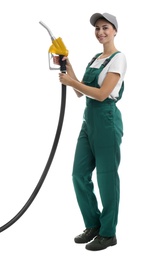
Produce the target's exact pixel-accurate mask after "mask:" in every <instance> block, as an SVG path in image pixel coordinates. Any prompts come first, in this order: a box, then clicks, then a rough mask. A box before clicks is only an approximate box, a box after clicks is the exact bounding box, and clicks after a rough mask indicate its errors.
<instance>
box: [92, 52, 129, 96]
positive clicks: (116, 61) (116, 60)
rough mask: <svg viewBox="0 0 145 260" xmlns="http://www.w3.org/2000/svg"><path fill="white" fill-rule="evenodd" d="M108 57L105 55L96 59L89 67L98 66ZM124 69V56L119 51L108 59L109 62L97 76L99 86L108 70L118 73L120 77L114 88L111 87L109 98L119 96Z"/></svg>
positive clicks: (125, 63) (125, 66)
mask: <svg viewBox="0 0 145 260" xmlns="http://www.w3.org/2000/svg"><path fill="white" fill-rule="evenodd" d="M109 57H110V56H109ZM109 57H106V58H103V59H96V60H95V61H94V62H93V63H92V64H91V66H90V67H91V68H100V66H101V65H102V64H103V62H104V61H105V60H106V59H107V58H109ZM126 69H127V62H126V57H125V55H124V54H123V53H122V52H119V53H117V54H116V55H115V56H114V57H113V58H112V59H111V60H110V61H109V63H108V64H107V65H106V66H105V67H104V69H103V70H102V71H101V73H100V75H99V78H98V84H99V86H100V87H101V85H102V83H103V80H104V78H105V77H106V75H107V73H108V72H114V73H119V74H120V79H119V81H118V83H117V84H116V86H115V88H114V89H113V91H112V92H111V94H110V95H109V98H112V99H116V98H117V97H118V96H119V91H120V88H121V85H122V82H123V80H124V76H125V73H126Z"/></svg>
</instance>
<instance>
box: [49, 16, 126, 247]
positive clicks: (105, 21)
mask: <svg viewBox="0 0 145 260" xmlns="http://www.w3.org/2000/svg"><path fill="white" fill-rule="evenodd" d="M90 23H91V24H92V25H93V26H94V27H95V36H96V38H97V40H98V41H99V42H100V43H101V44H102V45H103V52H101V53H98V54H97V55H95V57H94V58H93V59H92V61H91V62H90V63H89V64H88V66H87V68H86V71H85V74H84V77H83V80H82V82H80V81H79V80H78V79H77V77H76V76H75V73H74V70H73V68H72V66H71V64H70V62H69V60H68V59H67V58H66V57H64V59H66V63H67V65H66V68H67V74H64V73H60V74H59V79H60V82H61V83H62V84H64V85H67V86H70V87H72V88H73V89H74V90H75V92H76V93H77V95H78V97H81V96H82V95H85V96H86V108H85V111H84V117H83V123H82V128H81V131H80V134H79V137H78V141H77V146H76V151H75V157H74V165H73V174H72V176H73V184H74V189H75V193H76V197H77V201H78V205H79V207H80V211H81V214H82V217H83V220H84V224H85V228H86V229H85V230H84V232H83V233H82V234H80V235H78V236H76V237H75V239H74V240H75V242H76V243H87V245H86V249H88V250H95V251H96V250H102V249H105V248H107V247H108V246H113V245H116V244H117V238H116V226H117V220H118V209H119V193H120V190H119V175H118V167H119V164H120V144H121V141H122V136H123V124H122V117H121V113H120V111H119V109H118V108H117V106H116V102H117V101H118V100H119V99H120V98H121V96H122V92H123V88H124V76H125V73H126V58H125V55H124V54H123V53H121V52H119V51H118V50H117V48H116V47H115V44H114V37H115V36H116V34H117V30H118V23H117V20H116V17H115V16H113V15H111V14H108V13H103V14H100V13H95V14H93V15H92V16H91V18H90ZM54 62H55V63H58V57H54ZM95 168H96V172H97V183H98V187H99V192H100V198H101V202H102V210H101V211H100V210H99V208H98V203H97V198H96V195H95V193H94V186H93V182H92V173H93V171H94V169H95ZM91 240H92V241H91ZM90 241H91V242H90ZM88 242H89V243H88Z"/></svg>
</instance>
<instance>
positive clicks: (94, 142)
mask: <svg viewBox="0 0 145 260" xmlns="http://www.w3.org/2000/svg"><path fill="white" fill-rule="evenodd" d="M90 108H91V109H89V108H87V114H86V121H85V122H84V123H83V126H82V130H81V132H80V136H79V138H78V143H77V147H76V153H75V158H74V167H73V183H74V188H75V192H76V196H77V200H78V204H79V207H80V210H81V212H82V216H83V219H84V222H85V226H86V227H88V228H89V227H93V226H100V235H102V236H106V237H108V236H114V234H115V232H116V225H117V219H118V208H119V193H120V191H119V176H118V166H119V163H120V143H121V137H122V120H121V115H120V111H119V110H118V109H117V108H116V106H115V105H114V104H112V105H109V106H106V105H105V106H104V107H103V106H102V107H101V109H99V108H97V109H93V110H92V107H90ZM95 167H96V170H97V181H98V187H99V191H100V197H101V202H102V208H103V209H102V212H101V213H100V211H99V209H98V204H97V199H96V197H95V194H94V192H93V183H92V180H91V178H92V172H93V170H94V169H95Z"/></svg>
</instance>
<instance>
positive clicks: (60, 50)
mask: <svg viewBox="0 0 145 260" xmlns="http://www.w3.org/2000/svg"><path fill="white" fill-rule="evenodd" d="M39 23H40V24H41V25H42V26H43V27H44V28H45V29H46V30H47V31H48V33H49V35H50V37H51V40H52V45H51V46H50V48H49V49H48V54H49V53H51V54H57V55H59V56H60V70H61V71H66V66H65V65H66V61H65V60H63V59H62V58H63V56H68V50H67V49H66V47H65V45H64V43H63V41H62V39H61V38H60V37H59V38H58V39H56V38H55V37H54V36H53V34H52V32H51V31H50V29H49V28H48V27H47V26H46V25H45V24H44V23H43V22H41V21H40V22H39ZM49 68H50V69H58V68H53V67H51V66H50V57H49Z"/></svg>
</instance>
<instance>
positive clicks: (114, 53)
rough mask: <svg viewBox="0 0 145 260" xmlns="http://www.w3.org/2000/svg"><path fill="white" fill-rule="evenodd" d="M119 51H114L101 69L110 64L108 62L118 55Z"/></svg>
mask: <svg viewBox="0 0 145 260" xmlns="http://www.w3.org/2000/svg"><path fill="white" fill-rule="evenodd" d="M119 52H120V51H116V52H114V53H113V54H112V55H111V56H110V57H109V58H107V59H106V60H105V61H104V62H103V64H102V65H101V68H102V69H103V68H104V67H106V65H107V64H108V63H109V62H110V60H111V59H112V58H113V57H114V56H115V55H116V54H117V53H119Z"/></svg>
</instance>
